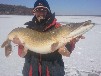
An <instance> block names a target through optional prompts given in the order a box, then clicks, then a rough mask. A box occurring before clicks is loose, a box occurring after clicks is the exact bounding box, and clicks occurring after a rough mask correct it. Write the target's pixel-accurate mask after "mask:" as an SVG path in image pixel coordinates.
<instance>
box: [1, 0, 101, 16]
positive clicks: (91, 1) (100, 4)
mask: <svg viewBox="0 0 101 76" xmlns="http://www.w3.org/2000/svg"><path fill="white" fill-rule="evenodd" d="M35 1H36V0H0V4H11V5H23V6H26V7H30V8H33V7H34V3H35ZM47 1H48V3H49V5H50V8H51V11H52V12H55V13H56V14H57V15H101V0H47Z"/></svg>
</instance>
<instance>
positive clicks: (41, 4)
mask: <svg viewBox="0 0 101 76" xmlns="http://www.w3.org/2000/svg"><path fill="white" fill-rule="evenodd" d="M40 7H41V8H46V9H47V10H48V11H49V12H51V10H50V7H49V4H48V2H47V1H46V0H37V1H36V2H35V4H34V8H33V11H34V12H35V10H36V9H37V8H40Z"/></svg>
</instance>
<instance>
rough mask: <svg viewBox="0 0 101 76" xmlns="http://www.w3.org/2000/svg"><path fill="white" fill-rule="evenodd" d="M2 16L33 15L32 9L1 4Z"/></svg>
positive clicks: (0, 13)
mask: <svg viewBox="0 0 101 76" xmlns="http://www.w3.org/2000/svg"><path fill="white" fill-rule="evenodd" d="M0 15H32V8H28V7H25V6H20V5H19V6H17V5H7V4H0Z"/></svg>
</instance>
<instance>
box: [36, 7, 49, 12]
mask: <svg viewBox="0 0 101 76" xmlns="http://www.w3.org/2000/svg"><path fill="white" fill-rule="evenodd" d="M47 11H48V10H47V9H46V8H36V9H35V12H47Z"/></svg>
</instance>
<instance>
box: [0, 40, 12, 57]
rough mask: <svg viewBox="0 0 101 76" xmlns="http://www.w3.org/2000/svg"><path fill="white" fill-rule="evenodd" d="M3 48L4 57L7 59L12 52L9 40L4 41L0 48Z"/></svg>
mask: <svg viewBox="0 0 101 76" xmlns="http://www.w3.org/2000/svg"><path fill="white" fill-rule="evenodd" d="M4 47H5V56H6V57H8V56H9V55H10V54H11V52H12V45H11V40H9V39H7V40H6V41H4V42H3V44H2V45H1V48H4Z"/></svg>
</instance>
